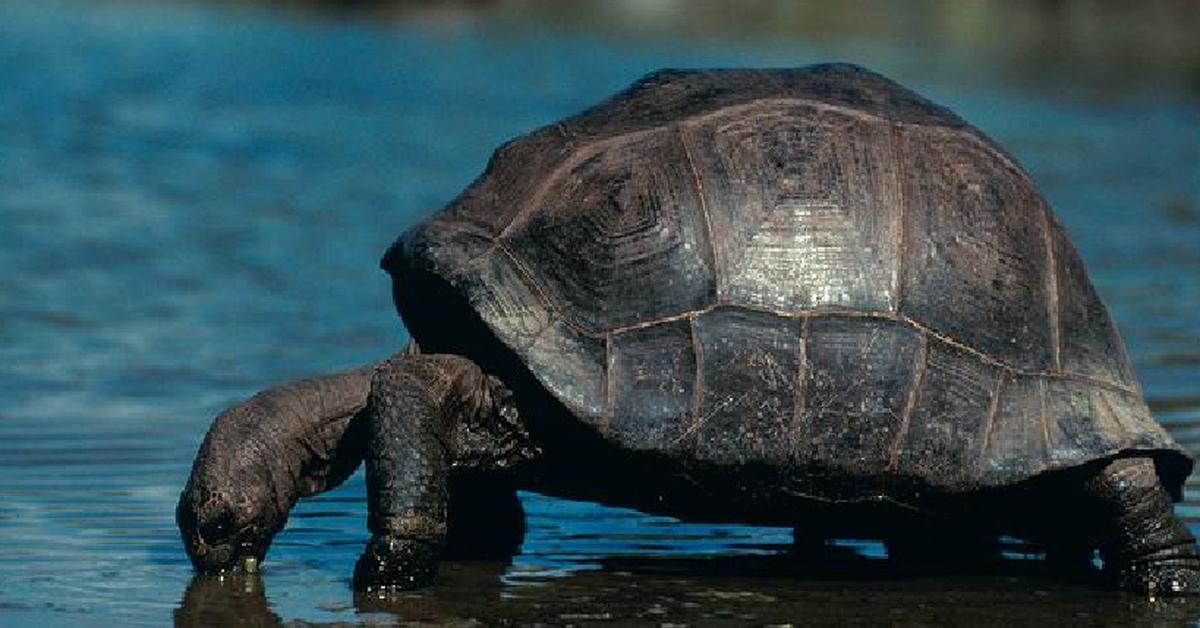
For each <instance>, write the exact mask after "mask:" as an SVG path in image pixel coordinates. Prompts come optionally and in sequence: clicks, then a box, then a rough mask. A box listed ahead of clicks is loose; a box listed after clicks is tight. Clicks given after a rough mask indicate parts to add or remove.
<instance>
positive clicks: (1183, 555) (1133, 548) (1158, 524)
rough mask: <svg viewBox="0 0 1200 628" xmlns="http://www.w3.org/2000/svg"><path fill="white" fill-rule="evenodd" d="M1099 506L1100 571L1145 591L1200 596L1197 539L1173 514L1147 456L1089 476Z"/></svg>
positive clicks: (1123, 584) (1130, 587) (1119, 462)
mask: <svg viewBox="0 0 1200 628" xmlns="http://www.w3.org/2000/svg"><path fill="white" fill-rule="evenodd" d="M1086 490H1087V491H1088V493H1089V494H1090V495H1091V496H1092V497H1094V498H1096V499H1097V500H1098V502H1099V505H1100V509H1101V512H1100V515H1101V517H1102V520H1101V529H1100V532H1101V535H1102V537H1101V543H1100V551H1101V555H1102V556H1103V558H1104V562H1105V570H1106V571H1109V572H1111V573H1113V574H1115V575H1116V577H1117V581H1118V583H1119V585H1120V586H1121V587H1122V588H1124V589H1128V590H1133V591H1139V592H1143V593H1148V594H1150V595H1200V555H1198V554H1197V551H1196V539H1195V538H1193V537H1192V534H1191V533H1190V532H1188V529H1187V526H1185V525H1184V523H1183V522H1182V521H1180V520H1179V519H1177V518H1175V514H1174V509H1173V508H1172V505H1171V497H1170V495H1168V494H1167V491H1166V489H1164V488H1163V486H1162V484H1161V482H1160V481H1159V479H1158V474H1157V472H1156V471H1155V469H1154V462H1153V461H1152V460H1150V459H1148V458H1124V459H1120V460H1115V461H1113V462H1111V463H1109V464H1108V466H1106V467H1104V469H1103V470H1101V471H1100V472H1099V473H1097V474H1096V475H1095V476H1093V477H1092V478H1091V479H1089V480H1088V482H1087V485H1086Z"/></svg>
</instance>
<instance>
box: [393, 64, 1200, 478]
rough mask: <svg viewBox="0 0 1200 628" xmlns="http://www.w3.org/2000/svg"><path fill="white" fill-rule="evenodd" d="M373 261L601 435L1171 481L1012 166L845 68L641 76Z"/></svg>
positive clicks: (1113, 350) (757, 452) (1056, 238)
mask: <svg viewBox="0 0 1200 628" xmlns="http://www.w3.org/2000/svg"><path fill="white" fill-rule="evenodd" d="M383 266H384V268H385V269H386V270H388V271H389V272H390V273H391V274H392V275H393V277H394V279H395V281H396V289H397V299H398V303H399V302H401V301H403V302H404V303H400V308H401V312H402V314H403V313H405V312H406V311H409V312H411V311H412V310H413V309H414V308H423V307H434V306H433V305H425V303H426V300H424V299H422V298H421V297H422V295H419V294H410V292H411V291H414V290H423V289H424V288H417V287H415V284H412V283H411V282H409V278H411V277H412V276H414V275H415V274H418V273H419V274H422V275H425V276H432V277H435V278H437V280H438V281H440V282H442V283H444V286H445V287H446V288H448V289H449V290H450V291H452V292H453V293H454V294H456V295H458V296H461V297H462V298H463V299H464V300H465V301H466V302H467V303H469V304H470V307H471V308H472V309H473V310H474V312H475V313H476V314H477V315H478V318H479V319H481V320H482V321H483V322H484V323H486V325H487V326H488V327H489V328H490V330H491V332H492V333H493V334H494V335H495V337H496V338H498V339H499V340H500V341H501V342H502V343H503V344H504V345H506V346H507V348H508V349H511V351H512V352H513V353H514V354H515V355H516V356H518V358H519V359H520V360H521V361H522V362H523V363H524V365H525V366H526V367H527V368H528V370H529V371H530V372H531V373H532V374H533V375H534V376H535V377H536V378H537V380H538V381H540V383H541V385H542V386H544V387H545V389H546V390H547V391H548V392H549V393H550V394H552V395H553V396H554V397H556V398H557V399H558V401H560V402H561V404H562V405H564V406H565V407H566V408H567V409H568V410H569V411H570V412H571V413H573V414H574V415H575V416H577V417H578V418H579V419H580V420H582V421H583V422H584V423H585V424H586V425H589V426H591V427H592V428H593V429H594V430H595V431H596V432H598V433H599V434H600V435H602V436H603V437H604V438H606V439H608V440H609V441H610V442H613V443H615V444H616V445H618V446H619V447H621V448H624V449H629V450H651V451H659V452H666V453H668V454H670V455H672V456H675V457H682V458H685V459H689V460H695V461H704V462H712V463H718V464H739V463H746V462H757V463H767V464H772V465H783V466H788V467H805V468H819V469H822V470H824V472H825V473H833V474H838V473H843V474H851V475H856V476H883V475H888V476H892V477H900V478H908V479H910V480H913V481H917V482H920V483H922V484H926V485H931V486H933V487H937V488H940V489H944V490H948V491H951V492H955V491H965V490H970V489H975V488H982V487H989V486H1005V485H1011V484H1014V483H1017V482H1020V481H1022V480H1025V479H1028V478H1031V477H1033V476H1035V475H1037V474H1041V473H1044V472H1046V471H1050V470H1055V469H1063V468H1069V467H1075V466H1079V465H1083V464H1086V463H1088V462H1092V461H1097V460H1101V459H1107V458H1111V457H1114V456H1121V455H1133V454H1135V453H1139V452H1140V453H1144V454H1149V455H1152V456H1153V457H1154V458H1155V459H1156V461H1157V462H1158V464H1159V469H1160V474H1162V476H1163V480H1164V484H1165V485H1166V486H1167V487H1168V489H1169V490H1171V491H1172V492H1174V493H1175V494H1178V493H1179V491H1180V487H1181V484H1182V481H1183V479H1184V478H1185V477H1186V476H1187V474H1188V473H1189V472H1190V469H1191V460H1190V458H1188V457H1187V455H1186V454H1185V453H1184V452H1183V450H1182V449H1181V448H1180V446H1179V445H1178V444H1177V443H1176V442H1175V441H1174V440H1172V438H1171V437H1170V436H1169V435H1168V434H1167V433H1166V432H1165V431H1164V430H1163V428H1162V427H1160V426H1159V425H1158V424H1157V423H1156V422H1155V421H1154V419H1153V418H1152V416H1151V415H1150V412H1149V409H1148V408H1147V406H1146V404H1145V402H1144V401H1143V399H1142V396H1141V392H1140V390H1139V386H1138V383H1137V381H1136V379H1135V378H1134V375H1133V372H1132V369H1131V367H1130V364H1129V360H1128V359H1127V357H1126V355H1125V351H1124V348H1123V346H1122V343H1121V340H1120V337H1119V336H1118V334H1117V331H1116V329H1115V327H1114V325H1113V323H1112V321H1111V319H1110V318H1109V316H1108V313H1107V311H1106V310H1105V307H1104V305H1103V303H1102V302H1101V300H1100V298H1099V296H1098V295H1097V293H1096V291H1095V289H1094V288H1093V287H1092V285H1091V283H1090V282H1089V280H1088V278H1087V275H1086V273H1085V272H1084V268H1083V264H1082V262H1081V261H1080V258H1079V255H1078V254H1077V253H1076V251H1075V248H1074V247H1073V246H1072V244H1071V242H1070V241H1069V239H1068V237H1067V234H1066V233H1065V232H1064V230H1063V228H1062V226H1061V225H1060V224H1059V223H1058V221H1057V219H1056V218H1055V216H1054V215H1053V213H1052V212H1051V210H1050V208H1049V207H1048V205H1047V203H1046V201H1045V200H1044V199H1043V198H1042V196H1041V194H1040V193H1039V192H1038V190H1037V189H1036V187H1035V185H1034V184H1033V182H1032V181H1031V180H1030V178H1029V176H1028V175H1027V174H1026V173H1025V172H1024V171H1023V170H1022V169H1021V168H1020V167H1019V166H1018V165H1017V164H1016V163H1015V162H1014V160H1013V158H1012V157H1010V156H1009V155H1008V154H1006V153H1005V152H1004V151H1003V150H1001V149H1000V148H998V147H997V146H996V144H994V143H993V142H992V141H991V140H989V139H988V138H987V137H985V136H984V135H983V134H982V133H981V132H979V131H978V130H976V129H975V128H973V127H971V126H970V125H968V124H967V123H966V122H964V121H963V120H962V119H960V118H959V117H957V116H956V115H955V114H953V113H951V112H950V111H949V110H947V109H945V108H943V107H940V106H938V105H935V104H933V103H931V102H929V101H927V100H925V99H924V98H922V97H920V96H918V95H917V94H915V93H913V92H912V91H909V90H908V89H905V88H904V87H901V86H900V85H898V84H896V83H894V82H892V81H890V80H888V79H886V78H884V77H882V76H880V75H878V74H875V73H872V72H870V71H867V70H864V69H862V68H859V67H855V66H850V65H840V64H839V65H819V66H811V67H807V68H800V69H792V70H765V71H754V70H718V71H662V72H657V73H654V74H651V75H649V76H647V77H646V78H644V79H642V80H640V81H638V82H637V83H636V84H634V85H633V86H631V87H630V88H628V89H627V90H626V91H624V92H622V93H620V94H618V95H616V96H614V97H613V98H611V99H610V100H608V101H606V102H604V103H602V104H600V105H599V106H596V107H594V108H592V109H589V110H587V111H585V112H583V113H581V114H579V115H577V116H574V117H571V118H568V119H566V120H563V121H561V122H558V123H555V124H552V125H549V126H546V127H544V128H541V129H539V130H537V131H534V132H532V133H530V134H528V135H525V136H523V137H520V138H517V139H515V140H513V141H511V142H509V143H508V144H506V145H504V146H502V147H501V148H500V149H498V150H497V151H496V152H495V154H494V155H493V157H492V159H491V161H490V163H489V164H488V166H487V169H486V171H485V172H484V173H483V175H482V176H480V178H479V179H478V180H476V181H475V182H474V183H473V184H472V185H471V186H470V187H469V188H468V189H467V190H466V191H465V192H464V193H463V194H462V195H461V196H460V197H459V198H457V199H456V200H454V201H453V202H452V203H450V205H449V206H448V207H446V208H445V209H444V210H443V211H441V212H439V213H438V214H436V215H434V216H433V217H432V218H430V219H429V220H428V221H426V222H424V223H423V224H420V225H417V226H416V227H414V228H412V229H411V230H409V231H408V232H407V233H405V234H404V235H403V236H401V238H400V239H399V240H398V241H397V242H396V244H394V245H393V246H392V248H391V249H390V250H389V251H388V253H387V255H386V256H385V257H384V260H383ZM423 285H425V284H423ZM434 315H435V316H436V314H434ZM408 318H409V316H408V315H406V320H407V319H408Z"/></svg>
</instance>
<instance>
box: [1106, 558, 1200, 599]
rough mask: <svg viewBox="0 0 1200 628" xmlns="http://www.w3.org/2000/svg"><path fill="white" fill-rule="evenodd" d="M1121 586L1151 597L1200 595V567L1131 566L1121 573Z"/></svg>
mask: <svg viewBox="0 0 1200 628" xmlns="http://www.w3.org/2000/svg"><path fill="white" fill-rule="evenodd" d="M1121 588H1123V589H1125V590H1127V591H1133V592H1137V593H1143V594H1145V595H1147V596H1149V597H1151V598H1158V597H1175V596H1183V595H1188V596H1191V595H1200V569H1197V566H1196V565H1155V566H1151V567H1141V568H1130V569H1128V570H1126V571H1125V572H1124V573H1123V574H1121Z"/></svg>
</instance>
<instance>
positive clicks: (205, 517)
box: [175, 366, 374, 572]
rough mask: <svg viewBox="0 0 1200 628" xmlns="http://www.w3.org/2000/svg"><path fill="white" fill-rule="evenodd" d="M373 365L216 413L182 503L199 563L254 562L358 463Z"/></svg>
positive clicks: (179, 515)
mask: <svg viewBox="0 0 1200 628" xmlns="http://www.w3.org/2000/svg"><path fill="white" fill-rule="evenodd" d="M373 372H374V368H373V367H371V366H368V367H363V368H360V369H358V370H355V371H350V372H346V373H338V374H334V375H326V376H324V377H317V378H313V379H307V380H303V381H299V382H294V383H290V384H284V385H281V386H277V387H275V388H271V389H269V390H265V391H263V392H261V393H259V394H257V395H255V396H254V397H252V398H251V399H248V400H246V401H245V402H242V403H240V404H238V405H236V406H233V407H232V408H229V409H228V410H226V411H225V412H222V413H221V414H220V415H219V416H218V417H217V418H216V420H214V421H213V424H212V427H211V428H209V431H208V435H207V436H205V438H204V443H203V444H202V445H201V446H200V451H199V453H197V454H196V461H195V463H194V464H193V465H192V473H191V477H189V478H188V483H187V486H186V487H185V488H184V490H183V494H182V495H180V497H179V505H178V507H177V508H176V510H175V518H176V522H177V523H178V525H179V531H180V533H181V535H182V536H183V543H184V547H185V548H186V550H187V553H188V556H189V557H190V558H191V560H192V563H193V564H194V565H195V566H196V569H197V570H199V571H201V572H222V571H236V570H239V569H244V570H247V571H253V570H255V569H256V568H257V565H258V563H259V562H261V561H262V559H263V557H264V555H265V554H266V552H267V548H268V547H269V546H270V544H271V539H272V538H273V537H274V535H275V534H276V533H277V532H278V531H279V530H281V529H282V528H283V526H284V524H285V523H287V517H288V512H289V511H290V510H291V508H292V506H293V505H294V504H295V503H296V501H297V500H299V499H300V498H301V497H305V496H308V495H312V494H315V493H319V492H322V491H326V490H329V489H332V488H334V487H336V486H338V485H339V484H341V483H342V482H343V481H344V480H345V479H346V478H347V477H349V476H350V474H351V473H353V472H354V470H355V469H356V468H358V465H359V463H360V462H361V461H362V458H363V445H364V443H363V439H362V430H361V423H362V422H361V420H360V419H359V418H358V417H359V412H360V411H361V410H362V409H363V408H364V407H365V406H366V404H367V393H368V391H369V390H370V383H371V376H372V373H373Z"/></svg>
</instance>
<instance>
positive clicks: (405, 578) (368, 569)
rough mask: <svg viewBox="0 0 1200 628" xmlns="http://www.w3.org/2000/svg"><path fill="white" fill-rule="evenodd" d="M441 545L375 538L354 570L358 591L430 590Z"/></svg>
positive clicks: (400, 539) (378, 535)
mask: <svg viewBox="0 0 1200 628" xmlns="http://www.w3.org/2000/svg"><path fill="white" fill-rule="evenodd" d="M440 554H441V543H438V542H434V541H422V540H416V539H404V538H399V537H395V536H390V535H382V534H376V535H375V536H373V537H371V540H370V541H368V542H367V547H366V548H365V549H364V550H363V553H362V556H359V558H358V563H357V564H355V566H354V588H355V589H358V590H360V591H386V590H391V591H408V590H411V589H419V588H421V587H426V586H429V585H430V584H432V583H433V581H434V579H435V578H436V577H437V566H438V560H439V558H440Z"/></svg>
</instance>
